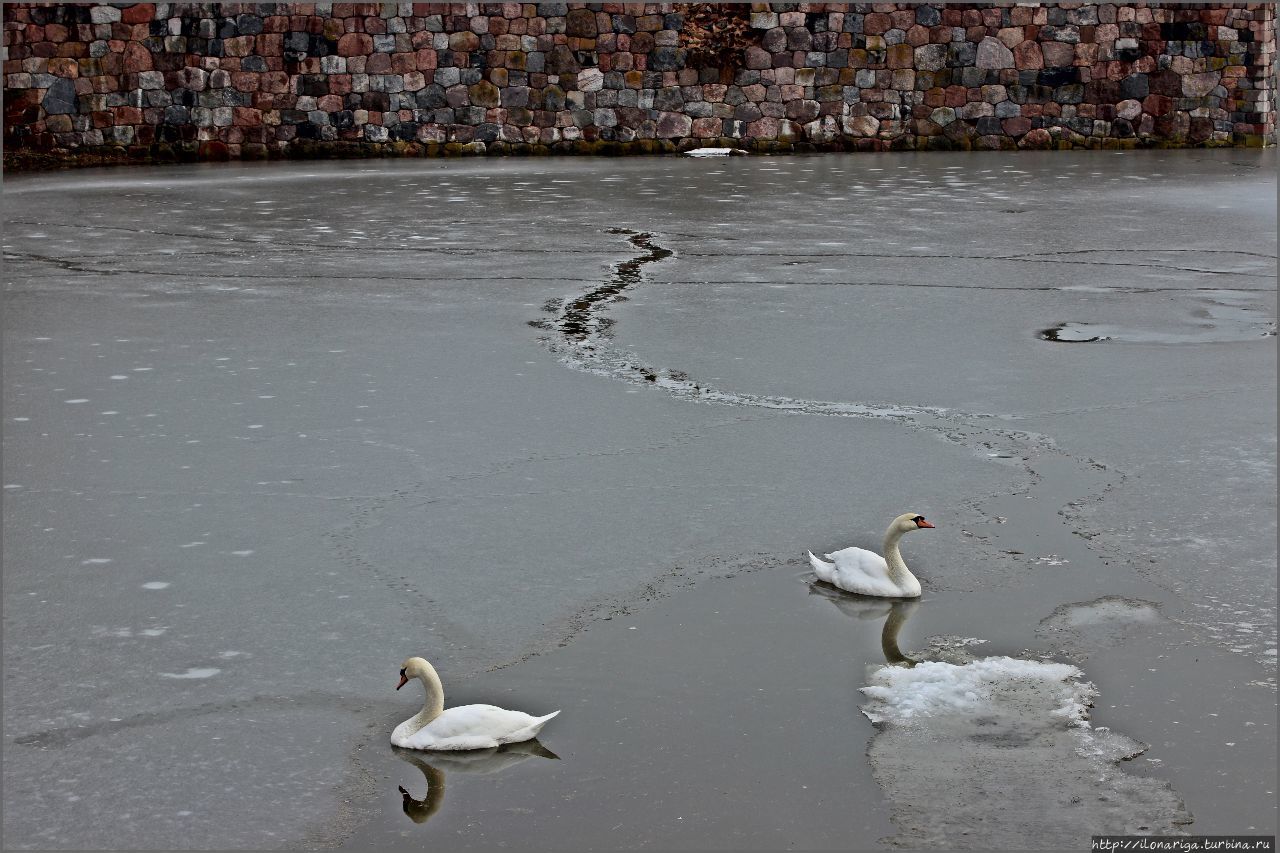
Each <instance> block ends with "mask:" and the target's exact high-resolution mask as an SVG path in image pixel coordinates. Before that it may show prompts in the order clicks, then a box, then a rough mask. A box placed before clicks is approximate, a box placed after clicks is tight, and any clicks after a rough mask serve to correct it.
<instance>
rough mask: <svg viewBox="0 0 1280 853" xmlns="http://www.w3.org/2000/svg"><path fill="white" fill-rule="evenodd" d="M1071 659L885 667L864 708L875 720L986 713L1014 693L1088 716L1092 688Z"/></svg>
mask: <svg viewBox="0 0 1280 853" xmlns="http://www.w3.org/2000/svg"><path fill="white" fill-rule="evenodd" d="M1081 674H1082V673H1081V672H1080V670H1078V669H1076V668H1075V667H1074V666H1071V665H1069V664H1065V663H1045V662H1043V661H1029V660H1019V659H1017V658H1009V657H993V658H982V659H980V660H975V661H973V662H972V663H969V664H965V665H963V666H958V665H956V664H951V663H942V662H941V661H924V662H923V663H920V664H917V665H916V666H915V667H912V668H910V669H906V668H902V667H881V668H880V669H879V670H878V671H876V673H875V674H874V675H873V676H872V678H871V683H870V684H869V685H868V686H866V687H864V688H862V692H863V693H865V694H867V695H868V696H870V697H871V698H872V700H874V701H872V702H869V703H867V705H865V706H863V709H862V712H863V713H864V714H866V716H867V718H868V719H870V720H871V721H872V722H873V723H880V722H885V721H889V720H892V721H903V720H908V719H911V718H912V717H931V716H935V715H938V714H953V713H966V714H986V713H990V712H992V711H993V710H995V708H996V707H997V706H998V705H999V704H1001V703H1002V702H1007V701H1008V700H1009V699H1010V698H1012V697H1013V696H1014V695H1016V694H1019V693H1022V694H1026V695H1027V698H1033V699H1034V701H1036V702H1037V704H1040V705H1041V706H1042V707H1044V708H1045V709H1047V710H1049V712H1050V713H1052V714H1054V715H1055V716H1059V717H1064V718H1067V719H1069V720H1072V721H1080V720H1082V719H1083V718H1084V717H1085V709H1086V708H1087V707H1088V704H1089V701H1090V699H1091V698H1092V696H1093V691H1092V688H1091V687H1090V686H1089V685H1088V684H1087V683H1085V684H1082V683H1079V682H1077V681H1075V679H1077V678H1078V677H1079V676H1080V675H1081Z"/></svg>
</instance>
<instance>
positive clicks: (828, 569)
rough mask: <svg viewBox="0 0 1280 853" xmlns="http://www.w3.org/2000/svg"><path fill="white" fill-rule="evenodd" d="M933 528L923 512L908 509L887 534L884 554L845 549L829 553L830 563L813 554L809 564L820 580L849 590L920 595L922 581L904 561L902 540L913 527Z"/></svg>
mask: <svg viewBox="0 0 1280 853" xmlns="http://www.w3.org/2000/svg"><path fill="white" fill-rule="evenodd" d="M922 527H933V525H932V524H930V523H929V522H927V521H925V520H924V516H923V515H918V514H916V513H914V512H904V513H903V514H902V515H900V516H898V517H897V518H895V519H894V520H893V521H892V522H891V523H890V524H889V529H888V530H886V531H885V534H884V556H883V557H881V556H880V555H879V554H877V553H875V552H874V551H867V550H865V549H863V548H845V549H843V550H841V551H834V552H832V553H830V554H826V555H825V556H826V558H827V560H831V561H832V562H830V563H828V562H826V561H825V560H819V559H818V558H817V557H815V556H813V553H812V552H808V553H809V563H810V564H811V565H812V566H813V571H814V573H816V574H817V576H818V579H819V580H824V581H826V582H827V583H829V584H834V585H835V586H838V587H840V588H841V589H843V590H845V591H847V592H856V593H858V594H859V595H875V596H879V597H880V598H916V597H917V596H919V595H920V581H918V580H916V576H915V575H913V574H911V570H910V569H908V568H907V564H906V563H904V562H903V561H902V552H901V551H899V550H898V540H899V539H901V538H902V537H903V535H905V534H907V533H910V532H911V531H912V530H919V529H920V528H922Z"/></svg>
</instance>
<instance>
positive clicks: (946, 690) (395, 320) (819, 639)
mask: <svg viewBox="0 0 1280 853" xmlns="http://www.w3.org/2000/svg"><path fill="white" fill-rule="evenodd" d="M1275 167H1276V154H1275V152H1274V151H1265V152H1263V151H1253V150H1222V151H1167V152H1165V151H1162V152H1128V153H1115V152H1055V153H1043V154H1041V153H1017V154H1004V153H972V154H943V153H930V154H919V155H917V154H883V155H824V156H811V157H802V156H797V157H749V158H732V159H728V158H726V159H717V160H713V161H708V160H697V159H689V158H685V159H679V158H652V159H651V158H634V159H621V160H605V159H556V160H515V159H512V160H467V161H412V162H410V161H388V162H341V163H295V164H243V165H221V166H214V165H206V166H192V167H173V168H164V169H160V168H157V169H141V168H139V169H118V170H114V171H81V172H75V173H66V174H50V175H34V176H19V177H17V178H8V179H6V181H5V184H4V216H5V230H4V248H5V276H4V284H5V297H4V301H5V312H4V321H3V323H4V325H3V333H4V339H3V357H4V364H3V371H4V373H3V378H4V400H3V402H4V410H3V418H4V419H3V430H4V432H3V439H4V443H3V470H4V497H3V509H4V530H3V532H4V546H3V548H4V550H3V557H4V593H3V606H4V611H3V612H4V745H3V751H4V753H3V755H4V767H5V769H4V794H3V797H4V803H3V806H4V826H3V843H4V846H5V847H6V848H22V847H35V848H51V847H52V848H93V847H114V848H119V847H126V848H144V849H146V848H151V849H168V848H200V847H205V848H207V847H255V848H261V847H277V846H300V845H307V846H323V847H334V846H343V845H348V846H353V847H369V846H373V845H377V846H380V847H383V848H402V849H406V850H407V849H423V848H426V847H432V846H441V845H443V846H447V847H448V848H449V849H453V848H464V847H474V848H492V847H496V846H502V845H507V846H516V847H539V846H541V847H557V846H559V847H563V846H579V847H588V846H589V847H593V848H597V849H608V848H636V847H644V846H651V847H659V848H671V847H682V848H702V849H710V848H722V847H735V848H755V849H777V848H783V847H788V846H792V847H797V848H809V849H819V848H829V849H849V848H885V847H893V846H926V847H930V846H932V847H942V848H945V847H964V846H972V847H983V846H987V845H993V846H1004V847H1025V846H1028V845H1032V846H1034V845H1040V846H1044V847H1075V848H1082V847H1083V845H1085V844H1087V843H1088V837H1089V836H1090V835H1091V834H1094V833H1095V832H1101V831H1108V832H1181V831H1186V832H1194V833H1204V834H1229V833H1248V834H1273V833H1275V831H1276V810H1275V794H1274V791H1275V788H1274V773H1275V767H1276V732H1275V712H1276V680H1275V675H1276V613H1275V599H1276V503H1275V494H1276V471H1275V459H1276V446H1275V441H1276V389H1275V379H1276V363H1275V357H1276V339H1275V328H1276V327H1275V317H1276V287H1275V281H1276V236H1275V235H1276V209H1275V200H1276V177H1275V174H1276V169H1275ZM907 510H910V511H914V512H920V513H922V514H924V515H926V516H927V517H928V518H929V519H930V520H931V521H932V522H934V523H935V524H936V525H937V528H936V529H935V530H928V531H922V532H919V533H916V534H913V535H912V536H910V537H908V538H907V539H906V540H904V543H903V552H904V554H905V556H906V559H907V562H908V563H909V564H910V565H911V566H912V568H913V570H915V571H916V573H917V574H918V575H919V576H920V577H921V580H922V583H923V586H924V596H923V599H922V600H921V601H920V602H919V603H918V604H913V605H906V606H898V607H894V606H891V605H890V604H889V603H887V602H876V601H868V600H865V599H857V598H854V597H851V596H847V595H843V594H840V593H839V592H837V591H835V590H833V589H832V588H829V587H825V586H824V585H819V584H814V583H813V582H812V581H813V578H812V574H811V573H810V571H809V569H808V565H807V561H806V560H805V559H804V552H805V550H806V549H812V550H813V551H814V552H815V553H823V552H826V551H831V550H834V549H836V548H840V547H844V546H847V545H855V544H856V545H860V546H862V547H871V548H878V547H879V542H880V538H881V535H882V533H883V531H884V528H885V525H886V524H887V522H888V521H889V519H891V518H892V517H893V516H895V515H897V514H898V513H900V512H903V511H907ZM410 655H422V656H424V657H427V658H428V659H430V660H431V661H432V662H433V663H434V664H435V665H436V667H437V669H439V670H440V673H441V676H442V678H443V679H444V684H445V691H446V703H447V704H449V705H453V704H463V703H467V702H493V703H495V704H500V705H504V706H506V707H513V708H518V709H520V710H524V711H528V712H530V713H536V714H545V713H548V712H550V711H553V710H556V709H561V710H562V711H563V713H562V714H561V715H560V716H559V717H557V718H556V719H555V720H553V721H551V723H550V724H548V726H547V728H546V729H545V730H544V731H543V733H542V736H541V739H540V745H539V744H532V745H530V746H529V748H527V749H521V750H507V751H505V752H501V753H497V754H493V755H480V756H469V757H467V756H448V757H445V758H443V759H442V758H440V757H438V756H434V755H429V754H414V753H406V752H403V751H399V750H395V749H393V748H392V747H391V746H390V745H389V743H388V741H387V737H388V735H389V733H390V731H391V729H392V727H393V726H394V725H395V724H396V723H397V722H399V721H400V720H403V719H405V718H406V717H408V716H410V715H411V714H412V713H413V712H414V711H416V710H417V707H418V705H419V703H420V701H421V697H420V695H418V694H416V693H414V690H413V689H409V688H406V689H405V690H402V691H400V692H398V693H397V692H395V691H394V690H393V688H394V686H395V682H396V680H397V670H398V668H399V666H400V664H401V661H403V660H404V658H406V657H408V656H410ZM903 657H909V658H912V659H915V660H920V661H924V663H921V664H919V665H918V666H916V667H915V668H910V669H908V668H904V667H892V668H888V667H886V659H889V660H897V661H901V659H902V658H903ZM411 687H416V685H415V686H411ZM863 688H866V690H864V689H863ZM1090 706H1092V707H1090ZM873 719H874V720H876V721H877V722H876V723H874V724H873V722H872V720H873ZM1144 747H1145V748H1144ZM553 756H555V757H553ZM973 767H987V768H989V772H988V773H987V774H982V773H978V774H974V773H973V772H972V768H973ZM401 787H403V788H404V789H405V791H406V792H407V793H404V794H402V793H401V791H400V790H399V789H400V788H401ZM997 822H998V823H999V827H998V831H997V830H996V829H993V824H994V823H997Z"/></svg>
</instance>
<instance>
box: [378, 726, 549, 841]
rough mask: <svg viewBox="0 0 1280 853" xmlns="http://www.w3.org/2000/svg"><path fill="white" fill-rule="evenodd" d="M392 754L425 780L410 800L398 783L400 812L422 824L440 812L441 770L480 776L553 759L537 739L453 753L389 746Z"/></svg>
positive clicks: (442, 783) (443, 785) (441, 803)
mask: <svg viewBox="0 0 1280 853" xmlns="http://www.w3.org/2000/svg"><path fill="white" fill-rule="evenodd" d="M391 751H392V752H394V753H395V754H396V757H398V758H400V759H402V760H404V761H407V762H409V763H410V764H412V765H413V766H414V767H417V768H418V769H419V770H421V771H422V776H423V778H424V779H426V782H427V795H426V796H425V797H423V798H422V799H421V800H418V799H414V797H413V795H412V794H410V793H409V792H408V791H407V790H405V787H404V786H403V785H400V786H399V789H400V797H401V806H402V807H403V808H404V813H405V814H406V815H408V816H409V819H410V820H412V821H413V822H414V823H426V822H427V821H428V820H430V819H431V816H432V815H434V814H435V813H436V812H438V811H440V806H442V805H443V804H444V787H445V784H444V780H445V771H448V772H450V773H472V774H476V775H483V774H487V773H500V772H502V771H503V770H506V769H507V768H509V767H512V766H514V765H516V764H519V763H520V762H522V761H524V760H526V759H528V758H532V757H534V756H537V757H539V758H555V759H559V758H560V756H558V755H556V754H555V753H554V752H552V751H551V750H549V749H547V748H546V747H545V746H543V745H542V744H540V743H538V740H537V738H534V739H533V740H526V741H522V742H521V743H508V744H503V745H502V746H499V747H494V748H492V749H472V750H465V751H461V750H460V751H455V752H424V751H422V750H418V749H401V748H399V747H395V746H393V747H391Z"/></svg>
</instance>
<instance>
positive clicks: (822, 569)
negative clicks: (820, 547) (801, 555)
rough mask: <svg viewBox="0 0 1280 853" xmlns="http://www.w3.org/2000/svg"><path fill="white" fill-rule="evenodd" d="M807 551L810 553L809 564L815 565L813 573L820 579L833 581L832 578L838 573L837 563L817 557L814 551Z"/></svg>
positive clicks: (828, 581)
mask: <svg viewBox="0 0 1280 853" xmlns="http://www.w3.org/2000/svg"><path fill="white" fill-rule="evenodd" d="M805 553H806V554H808V555H809V565H811V566H813V573H814V574H816V575H817V576H818V580H823V581H826V582H827V583H831V582H832V581H831V579H832V578H834V577H835V573H836V566H835V563H828V562H826V561H825V560H819V559H818V558H817V557H815V556H813V552H812V551H805Z"/></svg>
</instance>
